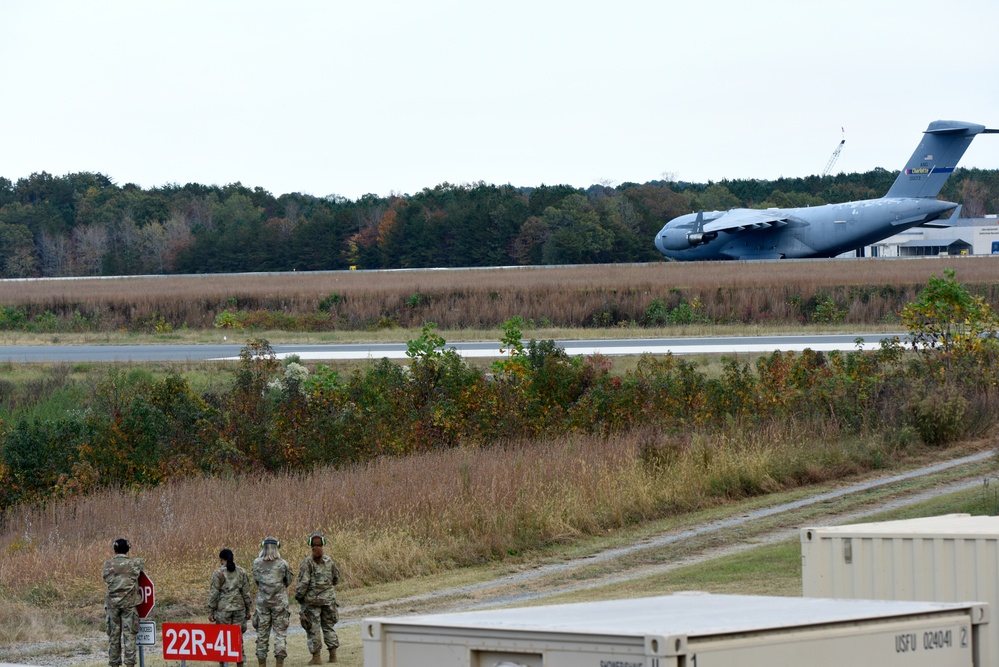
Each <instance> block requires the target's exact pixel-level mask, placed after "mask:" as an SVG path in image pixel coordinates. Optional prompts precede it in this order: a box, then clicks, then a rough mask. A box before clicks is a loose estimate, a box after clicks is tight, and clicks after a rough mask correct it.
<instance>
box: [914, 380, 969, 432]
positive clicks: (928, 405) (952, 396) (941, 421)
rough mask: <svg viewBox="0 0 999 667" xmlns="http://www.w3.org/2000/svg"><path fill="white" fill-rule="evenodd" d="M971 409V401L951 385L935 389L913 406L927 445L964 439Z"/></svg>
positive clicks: (918, 399) (915, 401)
mask: <svg viewBox="0 0 999 667" xmlns="http://www.w3.org/2000/svg"><path fill="white" fill-rule="evenodd" d="M967 409H968V400H967V399H966V398H965V397H964V396H962V395H961V394H960V393H959V392H958V391H957V390H956V389H955V388H953V387H950V386H948V385H944V386H941V387H936V388H934V389H933V390H931V391H930V392H928V393H927V394H925V395H924V396H922V397H917V398H915V399H914V400H913V401H912V402H911V403H910V405H909V411H910V414H911V415H912V419H913V422H914V425H915V427H916V430H917V431H918V432H919V436H920V437H921V438H922V439H923V442H925V443H926V444H927V445H944V444H947V443H948V442H953V441H955V440H957V439H958V438H960V437H961V435H962V434H963V433H964V413H965V411H966V410H967Z"/></svg>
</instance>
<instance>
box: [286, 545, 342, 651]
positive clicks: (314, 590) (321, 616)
mask: <svg viewBox="0 0 999 667" xmlns="http://www.w3.org/2000/svg"><path fill="white" fill-rule="evenodd" d="M339 582H340V569H339V568H338V567H337V566H336V563H334V562H333V559H332V558H330V557H329V556H327V555H326V554H323V559H322V561H320V562H318V563H317V562H316V561H315V559H314V558H313V557H312V556H309V557H308V558H306V559H305V560H304V561H302V567H301V568H299V570H298V587H297V588H296V589H295V599H296V600H298V602H299V604H301V605H302V610H301V612H300V614H299V620H300V621H301V622H302V627H303V628H304V629H305V632H306V633H307V634H308V636H309V640H308V643H309V653H312V654H316V653H318V652H319V651H321V650H322V648H323V643H322V641H320V639H319V631H320V629H321V630H322V633H323V638H322V640H323V641H325V643H326V648H328V649H335V648H339V647H340V638H339V637H337V636H336V632H335V631H334V630H333V625H334V624H335V623H336V622H337V621H339V620H340V616H339V615H338V614H337V612H336V595H335V593H334V591H333V587H334V586H335V585H336V584H338V583H339Z"/></svg>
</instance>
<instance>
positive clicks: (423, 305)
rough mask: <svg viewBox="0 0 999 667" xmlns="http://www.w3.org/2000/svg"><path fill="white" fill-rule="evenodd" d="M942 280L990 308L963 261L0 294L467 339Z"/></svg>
mask: <svg viewBox="0 0 999 667" xmlns="http://www.w3.org/2000/svg"><path fill="white" fill-rule="evenodd" d="M947 268H953V269H955V270H956V271H957V277H958V280H960V281H961V282H962V283H964V284H966V285H969V286H971V287H972V288H974V289H975V291H976V292H978V293H983V295H984V296H986V298H987V299H989V300H992V299H993V298H994V297H995V294H993V292H995V290H996V289H997V287H996V286H997V283H999V260H996V259H993V258H991V257H964V258H929V259H906V260H881V259H865V260H806V261H782V262H748V263H747V262H695V263H678V262H672V263H668V262H664V263H658V264H628V265H586V266H573V267H551V268H547V267H522V268H503V269H470V270H414V271H341V272H318V273H279V274H240V275H196V276H192V275H185V276H155V277H123V278H110V279H97V278H93V279H73V280H62V279H60V280H46V279H41V280H29V281H17V282H13V281H5V282H0V305H5V306H24V307H27V308H29V309H30V314H31V315H32V316H34V315H39V314H42V313H44V312H46V311H51V312H52V313H55V314H56V315H57V316H59V317H67V318H68V317H70V316H72V314H73V312H74V311H80V312H82V313H84V314H85V315H87V316H92V317H96V318H99V319H100V321H101V322H102V323H103V324H104V326H107V327H110V328H112V329H115V328H122V327H131V326H132V325H133V323H134V322H135V321H136V320H143V321H146V322H147V323H148V322H152V321H153V320H155V319H162V320H163V321H165V322H167V323H169V324H171V325H172V326H174V327H178V326H182V325H184V324H186V325H187V326H188V327H190V328H195V329H200V328H208V327H211V326H212V325H213V324H214V323H215V318H216V316H217V315H218V313H220V312H222V311H224V310H227V309H229V310H235V309H243V310H269V311H280V312H283V313H289V314H302V313H316V312H317V311H318V310H320V304H321V303H322V302H323V299H324V298H326V297H329V296H330V295H332V294H334V293H335V294H336V295H338V296H337V298H336V300H335V302H334V303H329V302H327V303H326V305H325V307H326V309H327V310H329V312H330V313H332V314H333V315H335V316H336V318H335V322H334V323H332V324H331V325H330V327H331V328H343V329H357V328H361V329H363V328H370V327H372V326H373V325H375V324H376V323H378V322H379V321H381V322H384V323H389V324H396V325H399V326H404V327H409V326H419V325H420V324H421V323H423V322H426V321H433V322H436V323H437V324H438V326H439V327H441V328H442V329H464V328H483V327H491V326H496V325H497V324H499V323H502V322H503V321H504V320H506V319H508V318H510V317H514V316H518V315H519V316H521V317H523V318H525V319H533V320H537V321H548V322H551V323H552V324H554V325H556V326H593V325H594V323H598V324H601V325H603V326H608V325H615V324H619V323H621V321H627V320H640V319H641V317H642V315H644V313H645V309H646V307H647V306H648V304H649V302H650V301H651V300H652V299H653V298H660V299H664V300H668V299H670V298H672V299H674V300H677V299H681V298H682V299H685V300H688V301H692V300H694V299H698V300H700V301H701V302H702V303H703V306H704V314H705V315H706V316H708V317H710V318H711V320H712V321H714V322H716V323H725V322H744V323H746V322H750V323H760V322H766V321H794V320H795V318H799V319H800V314H799V310H798V308H797V306H796V304H798V303H800V302H801V301H803V300H807V299H809V298H811V297H812V296H814V295H815V294H816V293H819V292H824V293H827V294H830V295H831V296H833V297H834V298H835V299H836V301H837V302H838V303H839V304H840V306H841V307H842V308H844V309H845V310H846V319H847V321H853V322H864V321H867V322H874V323H876V322H879V321H881V320H883V319H884V318H885V317H889V316H892V315H893V314H894V312H895V311H896V310H897V308H898V304H899V303H904V302H906V301H908V300H911V298H912V297H913V296H914V295H915V294H916V293H918V291H919V290H920V289H921V288H922V287H924V286H925V285H926V281H927V279H928V278H929V277H930V276H931V275H934V274H935V275H942V274H943V271H944V269H947Z"/></svg>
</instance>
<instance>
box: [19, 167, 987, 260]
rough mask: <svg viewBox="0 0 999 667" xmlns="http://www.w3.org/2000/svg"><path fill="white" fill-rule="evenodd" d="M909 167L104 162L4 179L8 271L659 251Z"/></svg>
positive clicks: (981, 187)
mask: <svg viewBox="0 0 999 667" xmlns="http://www.w3.org/2000/svg"><path fill="white" fill-rule="evenodd" d="M896 176H897V172H890V171H886V170H884V169H875V170H874V171H870V172H866V173H854V174H839V175H838V176H827V177H819V176H809V177H805V178H781V179H777V180H754V179H743V180H725V181H720V182H718V183H710V182H709V183H707V184H698V183H686V182H679V181H652V182H648V183H644V184H637V183H624V184H622V185H619V186H616V187H610V186H605V185H594V186H591V187H589V188H586V189H583V188H574V187H571V186H568V185H554V186H548V185H541V186H538V187H515V186H513V185H492V184H487V183H482V182H480V183H475V184H463V185H453V184H449V183H443V184H440V185H437V186H436V187H434V188H425V189H424V190H422V191H421V192H419V193H417V194H415V195H391V196H388V197H379V196H376V195H373V194H368V195H364V196H362V197H360V198H359V199H356V200H350V199H346V198H344V197H340V196H336V195H329V196H326V197H316V196H312V195H307V194H300V193H290V194H285V195H281V196H279V197H275V196H274V195H272V194H271V193H269V192H267V191H266V190H264V189H263V188H260V187H256V188H249V187H246V186H244V185H242V184H241V183H233V184H230V185H225V186H217V185H200V184H196V183H188V184H187V185H184V186H181V185H177V184H168V185H164V186H162V187H155V188H150V189H143V188H140V187H138V186H136V185H134V184H126V185H123V186H119V185H116V184H115V183H114V181H113V180H112V179H111V178H110V177H108V176H106V175H103V174H100V173H91V172H79V173H72V174H66V175H64V176H53V175H51V174H48V173H46V172H41V173H35V174H32V175H31V176H29V177H27V178H21V179H18V180H17V181H16V182H14V181H11V180H10V179H8V178H3V177H0V277H3V278H23V277H36V276H94V275H135V274H168V273H222V272H242V271H318V270H342V269H347V268H350V267H356V268H361V269H379V268H423V267H456V266H467V267H484V266H507V265H532V264H590V263H616V262H647V261H657V260H659V259H661V257H660V255H659V253H658V252H657V251H656V249H655V247H654V245H653V242H652V239H653V238H654V236H655V233H656V232H657V231H658V230H659V229H660V228H661V227H662V225H663V224H665V222H667V221H668V220H670V219H672V218H673V217H676V216H678V215H683V214H685V213H689V212H691V211H696V210H701V209H703V210H726V209H729V208H734V207H749V208H767V207H795V206H816V205H822V204H827V203H837V202H842V201H851V200H856V199H868V198H875V197H879V196H881V195H883V194H884V192H886V191H887V190H888V188H889V187H890V185H891V183H892V181H893V180H894V179H895V177H896ZM941 196H942V197H943V198H944V199H947V200H949V201H955V202H958V203H961V204H963V205H964V207H965V209H964V210H965V215H966V216H969V217H976V216H980V215H983V214H985V213H989V212H995V211H997V210H999V170H979V169H971V170H969V169H963V168H962V169H959V170H958V171H957V172H956V173H955V175H954V177H953V178H951V179H950V180H949V181H948V183H947V186H946V187H945V189H944V191H943V192H942V193H941Z"/></svg>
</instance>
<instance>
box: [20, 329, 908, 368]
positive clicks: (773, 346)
mask: <svg viewBox="0 0 999 667" xmlns="http://www.w3.org/2000/svg"><path fill="white" fill-rule="evenodd" d="M892 336H899V337H900V338H903V339H904V338H905V334H822V335H810V336H717V337H698V338H623V339H605V340H566V341H557V342H558V344H559V345H561V346H562V347H563V348H564V349H565V351H566V352H567V353H568V354H569V355H571V356H576V355H589V354H597V353H599V354H604V355H607V356H621V355H638V354H643V353H646V352H648V353H651V354H666V353H667V352H672V353H673V354H737V353H738V354H758V353H767V352H772V351H774V350H785V351H801V350H804V349H805V348H811V349H813V350H816V351H830V350H844V351H845V350H855V349H857V348H858V344H857V341H858V339H859V340H862V341H863V342H862V343H861V345H860V347H862V348H863V349H868V350H870V349H874V348H876V347H877V346H878V345H879V344H880V341H881V339H883V338H891V337H892ZM273 347H274V351H275V353H276V354H277V355H278V356H279V357H281V358H283V357H286V356H288V355H291V354H296V355H298V356H299V357H301V358H302V359H305V360H335V359H340V360H347V359H355V360H356V359H381V358H382V357H387V358H389V359H405V358H406V344H405V343H352V344H325V345H274V346H273ZM447 347H448V348H452V347H453V348H455V349H456V350H457V351H458V353H459V354H461V356H463V357H468V358H472V357H483V358H489V357H499V356H501V355H500V344H499V342H498V341H485V342H469V343H448V344H447ZM239 350H240V346H239V345H24V346H19V345H6V346H0V361H11V362H14V363H30V362H49V363H53V362H56V363H57V362H65V363H76V362H127V361H132V362H144V361H198V360H208V359H225V360H234V359H238V358H239Z"/></svg>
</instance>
